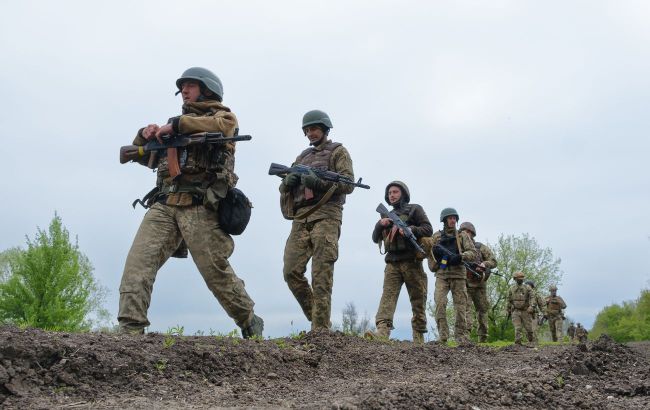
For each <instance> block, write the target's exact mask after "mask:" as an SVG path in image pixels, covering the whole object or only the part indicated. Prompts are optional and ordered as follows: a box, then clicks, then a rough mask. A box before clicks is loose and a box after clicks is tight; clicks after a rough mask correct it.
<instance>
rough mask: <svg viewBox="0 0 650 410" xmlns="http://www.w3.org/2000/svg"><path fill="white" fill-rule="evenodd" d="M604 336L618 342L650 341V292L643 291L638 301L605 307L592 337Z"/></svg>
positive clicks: (595, 323) (591, 333) (647, 290)
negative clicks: (606, 335)
mask: <svg viewBox="0 0 650 410" xmlns="http://www.w3.org/2000/svg"><path fill="white" fill-rule="evenodd" d="M602 334H608V335H609V336H610V337H611V338H612V339H614V340H616V341H617V342H632V341H640V340H650V290H649V289H644V290H642V291H641V295H640V296H639V298H638V299H637V300H634V301H626V302H623V303H622V304H621V305H618V304H613V305H609V306H606V307H604V308H603V310H601V311H600V312H599V313H598V316H596V321H595V322H594V326H593V328H592V329H591V332H590V336H591V337H592V338H597V337H599V336H600V335H602Z"/></svg>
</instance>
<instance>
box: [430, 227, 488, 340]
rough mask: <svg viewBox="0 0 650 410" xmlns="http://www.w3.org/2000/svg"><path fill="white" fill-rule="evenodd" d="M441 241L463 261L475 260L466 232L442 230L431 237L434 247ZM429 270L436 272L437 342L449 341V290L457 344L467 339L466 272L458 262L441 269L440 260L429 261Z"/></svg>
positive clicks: (470, 241)
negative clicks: (454, 317)
mask: <svg viewBox="0 0 650 410" xmlns="http://www.w3.org/2000/svg"><path fill="white" fill-rule="evenodd" d="M441 219H442V218H441ZM441 242H443V243H444V244H445V245H446V247H452V248H454V249H450V250H451V251H452V252H455V251H458V254H459V255H461V257H462V260H463V261H464V262H474V261H476V259H477V253H476V248H475V247H474V243H473V242H472V240H471V239H470V237H469V236H468V235H467V233H466V232H458V231H457V230H456V229H455V228H450V227H445V228H444V229H443V230H441V231H438V232H436V233H434V234H433V246H434V247H435V246H436V245H438V244H440V243H441ZM454 243H455V245H454ZM448 249H449V248H448ZM429 269H431V271H432V272H436V288H435V291H434V295H433V300H434V302H435V305H436V312H435V313H436V326H437V328H438V335H439V337H440V341H441V342H443V343H444V342H446V341H447V339H448V338H449V325H448V324H447V294H448V293H449V292H450V291H451V297H452V300H453V302H454V309H455V311H456V319H455V324H454V335H455V339H456V341H459V342H464V341H467V340H469V338H468V332H467V270H466V269H465V266H464V265H463V264H462V263H461V264H459V265H455V266H450V265H448V266H447V267H446V268H442V266H441V264H440V261H438V260H436V259H435V258H433V259H431V260H430V263H429Z"/></svg>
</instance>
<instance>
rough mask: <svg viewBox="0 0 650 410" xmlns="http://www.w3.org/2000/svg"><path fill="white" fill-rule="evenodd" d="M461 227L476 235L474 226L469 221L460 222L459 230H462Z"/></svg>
mask: <svg viewBox="0 0 650 410" xmlns="http://www.w3.org/2000/svg"><path fill="white" fill-rule="evenodd" d="M463 229H464V230H466V231H470V232H471V233H472V235H474V236H476V228H474V224H473V223H471V222H463V223H462V224H460V228H459V230H461V231H462V230H463Z"/></svg>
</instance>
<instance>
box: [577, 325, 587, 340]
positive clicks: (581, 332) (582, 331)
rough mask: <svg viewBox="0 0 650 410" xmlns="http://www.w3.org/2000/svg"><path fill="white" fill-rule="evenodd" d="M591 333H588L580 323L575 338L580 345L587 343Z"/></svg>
mask: <svg viewBox="0 0 650 410" xmlns="http://www.w3.org/2000/svg"><path fill="white" fill-rule="evenodd" d="M588 334H589V333H588V332H587V329H585V328H584V327H582V325H581V324H580V323H578V326H577V327H576V333H575V337H576V339H578V343H587V335H588Z"/></svg>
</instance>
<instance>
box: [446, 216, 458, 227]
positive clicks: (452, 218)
mask: <svg viewBox="0 0 650 410" xmlns="http://www.w3.org/2000/svg"><path fill="white" fill-rule="evenodd" d="M456 222H458V218H456V215H451V216H448V217H447V226H448V227H450V228H455V227H456Z"/></svg>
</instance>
